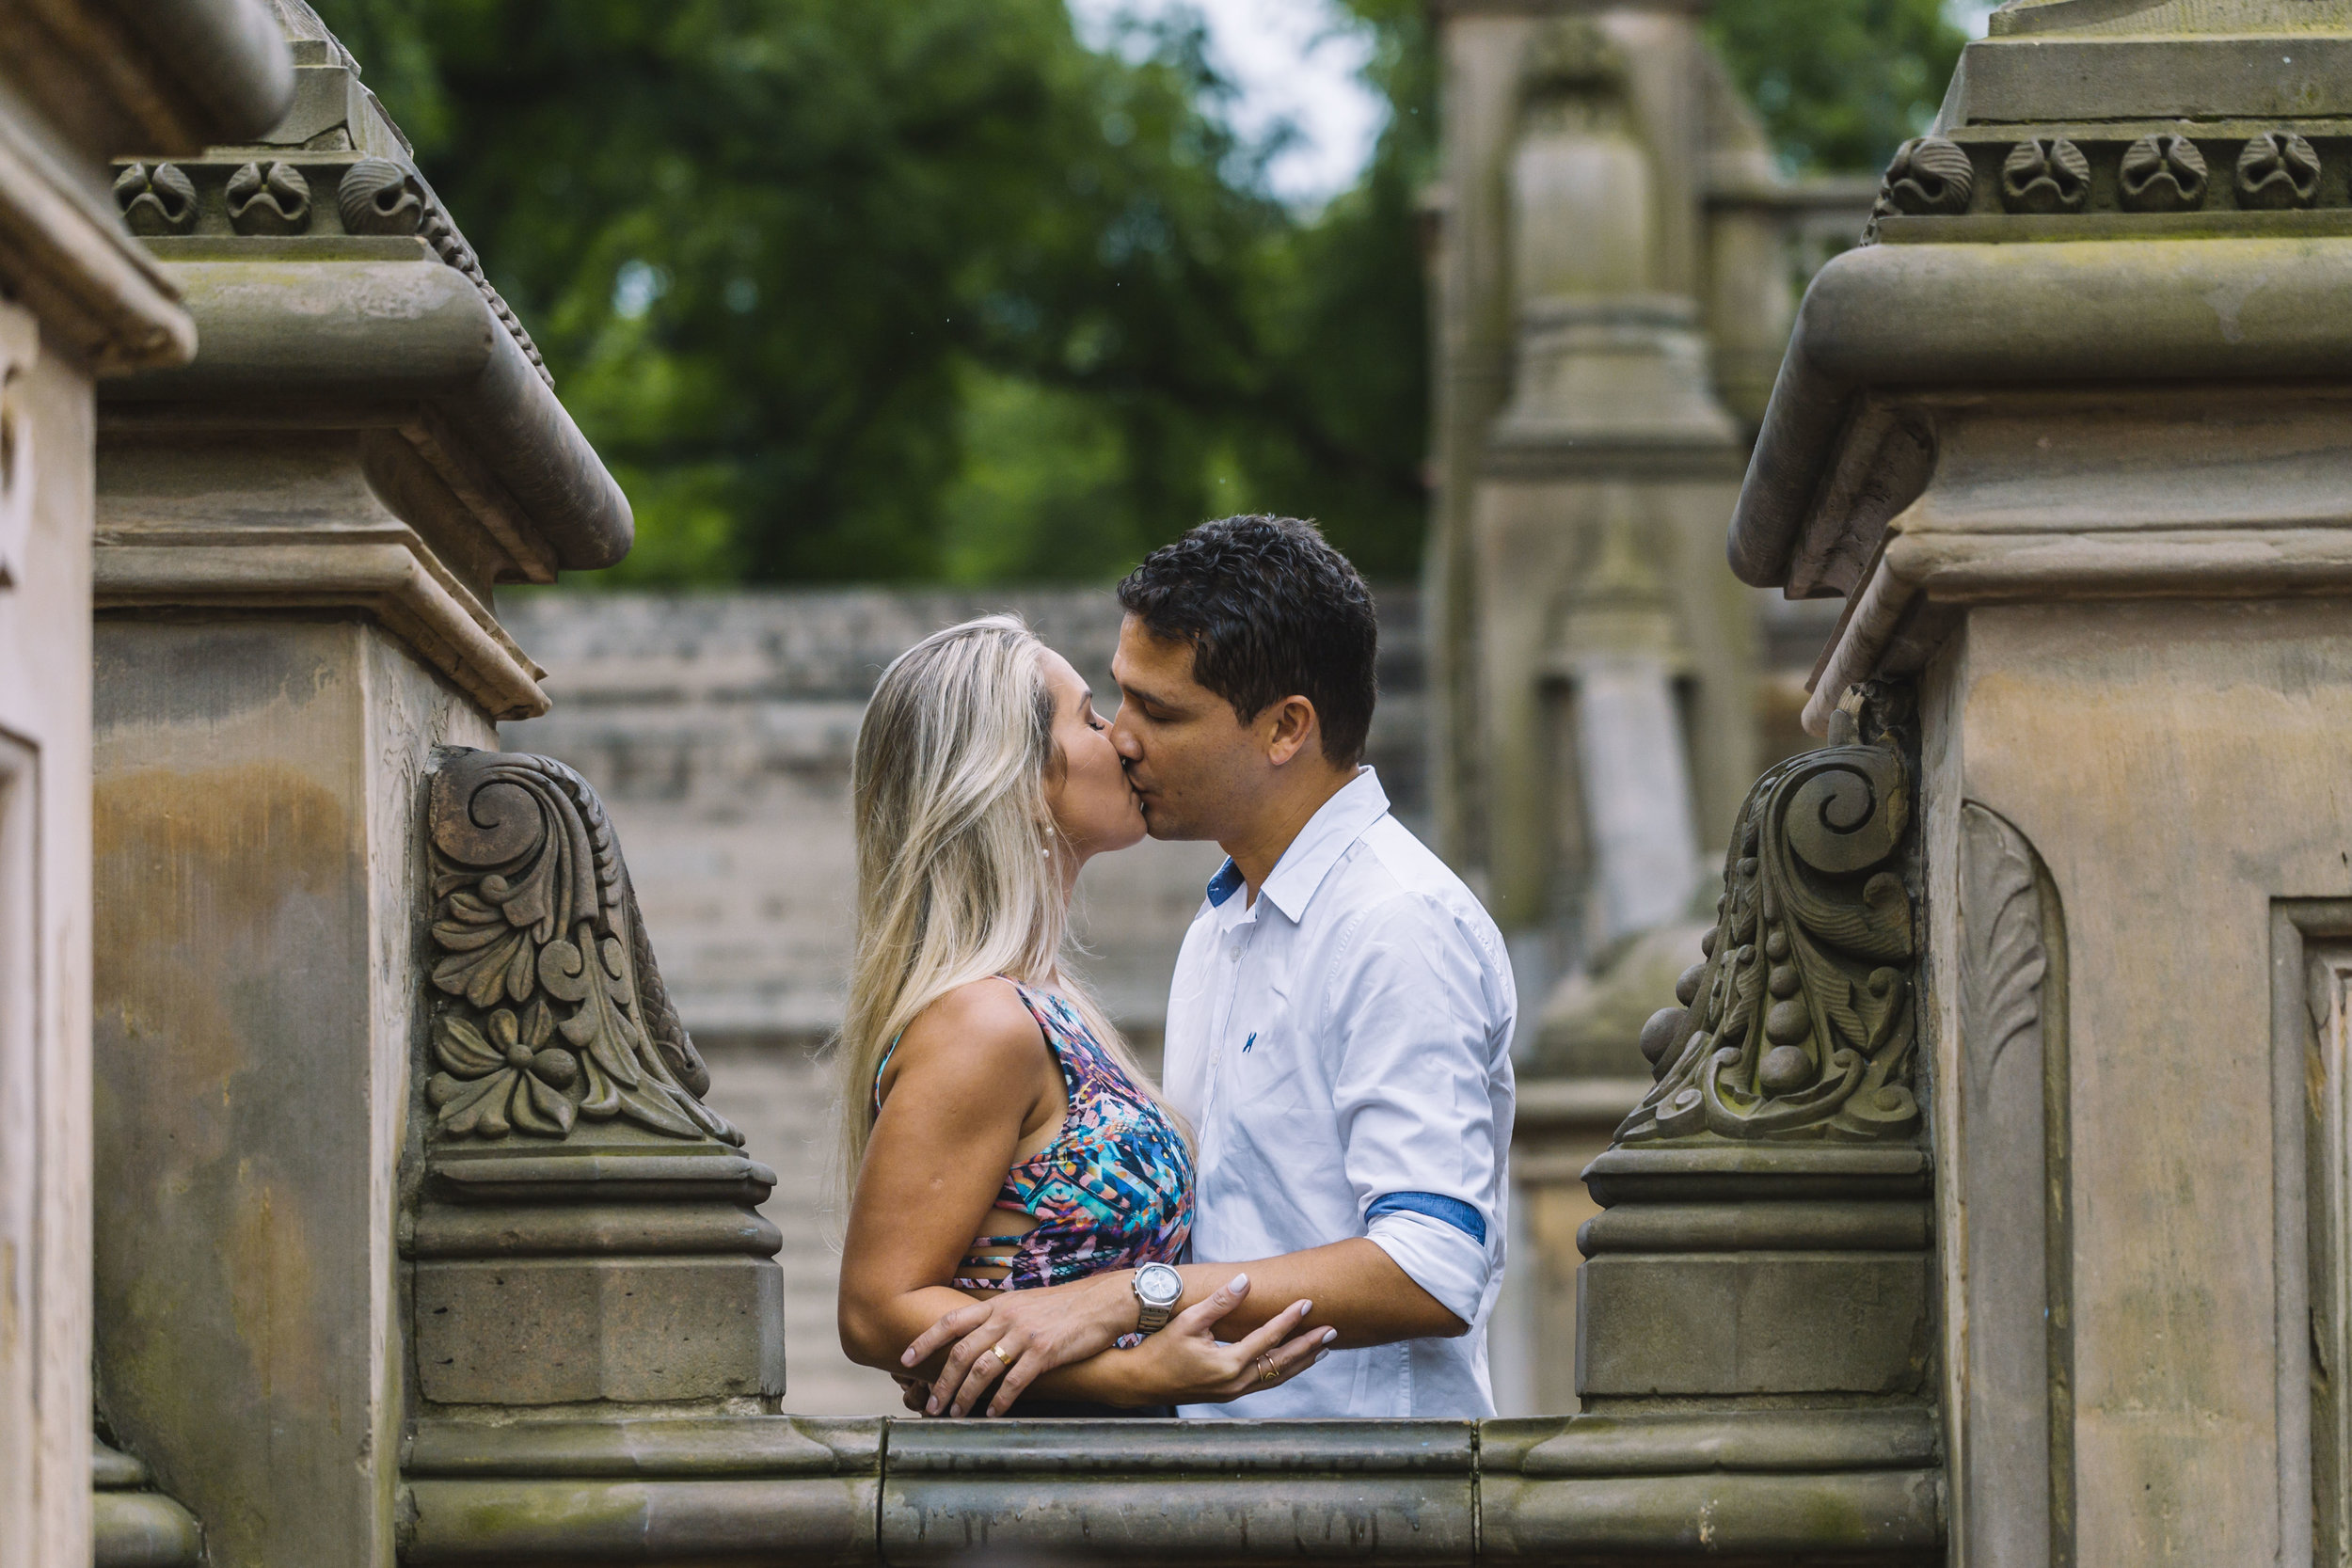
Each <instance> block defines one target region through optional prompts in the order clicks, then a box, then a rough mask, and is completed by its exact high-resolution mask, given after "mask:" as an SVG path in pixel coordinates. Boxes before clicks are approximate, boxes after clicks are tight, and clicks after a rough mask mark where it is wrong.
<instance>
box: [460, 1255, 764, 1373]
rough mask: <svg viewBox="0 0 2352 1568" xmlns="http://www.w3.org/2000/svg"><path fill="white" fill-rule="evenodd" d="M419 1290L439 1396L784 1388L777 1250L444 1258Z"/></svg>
mask: <svg viewBox="0 0 2352 1568" xmlns="http://www.w3.org/2000/svg"><path fill="white" fill-rule="evenodd" d="M415 1301H416V1324H417V1339H416V1345H417V1391H418V1393H419V1394H420V1395H421V1396H422V1397H423V1398H424V1399H426V1400H428V1401H431V1402H434V1403H436V1404H490V1405H540V1404H569V1403H575V1402H581V1401H588V1400H610V1401H614V1402H622V1403H642V1402H651V1401H657V1400H675V1399H751V1398H756V1397H759V1396H761V1395H766V1396H768V1397H770V1398H773V1397H776V1396H778V1395H781V1394H782V1393H783V1392H784V1376H785V1368H784V1337H783V1335H781V1334H779V1333H776V1332H774V1323H775V1321H776V1320H777V1319H778V1318H779V1317H780V1315H781V1314H782V1312H783V1310H784V1302H783V1281H782V1280H781V1278H780V1277H779V1276H778V1275H777V1272H776V1266H775V1265H774V1264H773V1263H771V1262H770V1261H768V1260H767V1259H765V1258H676V1259H671V1258H664V1259H660V1260H659V1261H655V1260H652V1259H645V1258H642V1257H612V1258H579V1257H572V1258H563V1257H558V1258H510V1259H495V1260H489V1259H485V1260H480V1261H464V1262H460V1261H453V1260H444V1261H437V1262H436V1263H434V1264H433V1265H432V1266H430V1267H420V1268H419V1269H418V1271H417V1282H416V1292H415Z"/></svg>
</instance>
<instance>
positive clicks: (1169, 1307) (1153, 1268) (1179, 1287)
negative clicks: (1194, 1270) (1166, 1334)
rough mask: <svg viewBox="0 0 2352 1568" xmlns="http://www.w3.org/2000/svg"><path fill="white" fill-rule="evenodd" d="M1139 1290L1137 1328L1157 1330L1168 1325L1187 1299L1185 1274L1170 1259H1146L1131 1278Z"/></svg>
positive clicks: (1149, 1332)
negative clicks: (1164, 1261)
mask: <svg viewBox="0 0 2352 1568" xmlns="http://www.w3.org/2000/svg"><path fill="white" fill-rule="evenodd" d="M1129 1284H1130V1288H1131V1289H1133V1290H1134V1291H1135V1292H1136V1333H1138V1334H1156V1333H1158V1332H1159V1331H1160V1330H1161V1329H1163V1328H1166V1327H1167V1326H1168V1319H1169V1318H1170V1317H1171V1316H1173V1315H1174V1313H1175V1311H1176V1304H1177V1303H1178V1302H1180V1301H1182V1300H1184V1275H1181V1274H1178V1273H1177V1272H1176V1271H1175V1270H1174V1269H1172V1268H1169V1267H1168V1265H1167V1264H1166V1263H1146V1264H1144V1265H1143V1267H1141V1268H1139V1269H1137V1270H1136V1277H1135V1278H1134V1279H1133V1280H1132V1281H1130V1282H1129Z"/></svg>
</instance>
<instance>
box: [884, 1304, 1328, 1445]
mask: <svg viewBox="0 0 2352 1568" xmlns="http://www.w3.org/2000/svg"><path fill="white" fill-rule="evenodd" d="M1055 1290H1056V1291H1067V1292H1073V1294H1075V1293H1076V1292H1078V1291H1080V1287H1079V1286H1076V1285H1068V1286H1058V1287H1056V1288H1055ZM1049 1293H1051V1292H1048V1291H1007V1292H1005V1295H1004V1296H1003V1297H1000V1298H998V1299H997V1300H996V1301H994V1302H992V1303H990V1304H988V1307H989V1309H988V1310H987V1311H985V1312H984V1313H983V1314H982V1316H981V1317H980V1320H979V1328H980V1329H981V1330H982V1332H978V1333H974V1332H972V1331H970V1330H966V1331H965V1338H964V1345H965V1346H968V1345H970V1344H972V1343H974V1342H976V1341H977V1342H978V1343H981V1344H982V1345H984V1346H985V1347H986V1348H984V1349H983V1350H982V1351H980V1352H979V1353H978V1354H975V1355H973V1356H972V1358H971V1359H970V1360H969V1361H961V1362H960V1361H959V1360H957V1359H953V1358H951V1360H950V1362H949V1365H948V1369H947V1370H946V1372H945V1373H943V1374H942V1376H941V1379H940V1382H939V1383H938V1384H935V1385H934V1386H933V1389H932V1393H931V1397H930V1400H929V1401H928V1402H926V1406H925V1410H926V1414H929V1415H934V1416H962V1415H966V1414H985V1415H989V1416H1002V1415H1004V1414H1005V1413H1006V1412H1007V1411H1009V1410H1010V1409H1011V1408H1012V1406H1013V1402H1015V1401H1017V1400H1018V1399H1020V1398H1021V1395H1022V1393H1023V1392H1024V1391H1025V1389H1027V1388H1028V1386H1029V1385H1030V1384H1032V1383H1034V1382H1036V1381H1037V1379H1039V1378H1041V1377H1042V1376H1044V1375H1045V1374H1046V1373H1047V1372H1050V1371H1052V1370H1055V1369H1056V1368H1058V1367H1065V1366H1070V1365H1072V1364H1073V1363H1076V1362H1084V1363H1085V1364H1086V1366H1087V1368H1088V1370H1089V1371H1092V1370H1097V1369H1099V1370H1102V1371H1104V1372H1105V1373H1109V1374H1111V1375H1112V1376H1114V1377H1115V1378H1116V1381H1117V1385H1118V1388H1119V1392H1120V1396H1121V1397H1120V1398H1119V1399H1118V1400H1117V1401H1115V1402H1118V1403H1123V1404H1175V1403H1184V1404H1221V1403H1223V1402H1226V1401H1227V1400H1232V1399H1238V1398H1240V1397H1241V1396H1242V1395H1244V1394H1247V1393H1251V1392H1254V1391H1255V1390H1257V1389H1260V1388H1271V1387H1273V1386H1276V1385H1277V1384H1280V1383H1284V1382H1287V1381H1289V1380H1290V1378H1292V1377H1293V1376H1295V1375H1296V1374H1297V1373H1298V1372H1300V1371H1302V1370H1305V1369H1306V1368H1307V1367H1308V1366H1309V1365H1310V1364H1311V1363H1312V1361H1313V1360H1314V1357H1315V1356H1316V1354H1318V1353H1320V1352H1321V1351H1322V1350H1323V1349H1324V1348H1325V1347H1326V1346H1327V1345H1328V1344H1329V1342H1330V1341H1331V1340H1332V1339H1333V1338H1337V1330H1334V1329H1328V1328H1327V1329H1324V1330H1322V1331H1321V1332H1320V1333H1300V1332H1299V1331H1300V1330H1301V1329H1303V1328H1305V1326H1306V1323H1307V1314H1308V1312H1309V1310H1310V1309H1311V1307H1312V1306H1313V1303H1311V1302H1305V1301H1302V1302H1297V1303H1295V1304H1294V1305H1293V1306H1292V1307H1290V1309H1289V1310H1287V1311H1284V1312H1279V1313H1277V1314H1276V1315H1275V1316H1274V1317H1273V1318H1272V1319H1270V1320H1269V1321H1268V1322H1267V1323H1265V1324H1264V1326H1263V1327H1261V1328H1260V1329H1258V1331H1257V1332H1256V1333H1254V1334H1251V1335H1249V1336H1248V1337H1247V1338H1242V1339H1240V1340H1238V1341H1236V1342H1234V1343H1232V1344H1230V1345H1227V1344H1219V1343H1218V1342H1217V1339H1216V1332H1215V1331H1216V1325H1217V1323H1219V1322H1221V1321H1222V1320H1223V1319H1224V1318H1225V1317H1226V1316H1227V1315H1229V1314H1230V1313H1232V1311H1233V1309H1234V1308H1235V1307H1239V1306H1240V1305H1241V1304H1242V1302H1243V1301H1244V1300H1246V1299H1247V1298H1248V1294H1249V1276H1248V1275H1246V1274H1243V1275H1234V1276H1233V1277H1232V1280H1231V1281H1229V1282H1228V1283H1226V1284H1224V1285H1222V1286H1219V1287H1218V1288H1217V1289H1216V1291H1211V1292H1210V1294H1209V1296H1208V1298H1207V1299H1206V1300H1204V1301H1202V1302H1200V1305H1198V1306H1196V1307H1187V1308H1186V1309H1185V1310H1184V1311H1183V1312H1180V1313H1178V1314H1177V1315H1176V1316H1175V1317H1174V1318H1173V1319H1171V1320H1170V1321H1169V1323H1168V1326H1167V1327H1166V1328H1163V1329H1161V1330H1160V1331H1159V1332H1158V1333H1157V1334H1154V1335H1152V1336H1151V1337H1150V1338H1147V1339H1145V1340H1144V1342H1143V1343H1142V1344H1141V1345H1139V1346H1137V1347H1136V1348H1135V1349H1134V1350H1127V1351H1103V1352H1099V1353H1098V1351H1097V1350H1095V1349H1093V1348H1089V1349H1088V1350H1086V1351H1085V1352H1083V1353H1082V1354H1075V1355H1073V1354H1070V1352H1071V1341H1072V1339H1073V1338H1077V1339H1078V1340H1079V1341H1080V1342H1083V1340H1084V1338H1088V1337H1089V1336H1088V1335H1087V1331H1086V1329H1085V1328H1084V1327H1083V1326H1080V1325H1083V1324H1085V1323H1086V1322H1087V1319H1086V1314H1085V1313H1084V1312H1083V1311H1073V1312H1072V1313H1071V1315H1070V1316H1069V1317H1067V1318H1064V1317H1063V1316H1062V1315H1061V1314H1060V1313H1056V1314H1053V1315H1052V1316H1051V1317H1049V1318H1047V1319H1046V1320H1045V1321H1043V1322H1042V1323H1036V1324H1035V1325H1034V1326H1033V1325H1032V1323H1030V1322H1028V1321H1025V1316H1024V1315H1009V1316H1003V1317H1002V1318H1001V1321H1000V1309H1001V1308H1003V1307H1007V1306H1009V1305H1011V1302H1010V1300H1009V1298H1012V1297H1021V1296H1027V1297H1030V1298H1032V1300H1033V1301H1034V1298H1037V1297H1041V1296H1044V1295H1047V1294H1049ZM1064 1300H1065V1301H1071V1303H1072V1306H1073V1307H1075V1305H1076V1304H1075V1302H1074V1301H1072V1298H1071V1297H1069V1296H1065V1297H1064ZM949 1316H950V1317H951V1318H959V1319H961V1318H963V1317H964V1316H965V1314H964V1313H962V1312H957V1313H952V1314H950V1315H949ZM946 1322H947V1320H946V1319H943V1320H942V1323H943V1324H945V1323H946ZM1073 1327H1074V1328H1077V1330H1078V1332H1077V1334H1076V1335H1074V1336H1073V1335H1072V1334H1070V1333H1069V1332H1068V1331H1069V1330H1070V1329H1072V1328H1073ZM1000 1329H1001V1331H1002V1337H1000V1338H991V1336H993V1335H996V1334H997V1333H998V1331H999V1330H1000ZM949 1332H953V1330H949ZM1285 1335H1292V1336H1295V1338H1291V1339H1290V1340H1289V1341H1288V1342H1287V1343H1285V1342H1284V1340H1283V1336H1285ZM1101 1343H1102V1344H1103V1345H1105V1346H1106V1345H1107V1344H1108V1343H1109V1340H1108V1338H1104V1339H1103V1340H1102V1341H1101ZM921 1344H922V1341H919V1340H918V1341H917V1342H916V1346H915V1347H912V1348H911V1349H910V1351H909V1354H914V1349H919V1348H921ZM958 1354H959V1356H960V1355H961V1354H962V1347H959V1353H958ZM1097 1354H1100V1356H1101V1358H1100V1359H1099V1360H1097V1359H1091V1358H1092V1357H1094V1356H1096V1355H1097ZM950 1378H952V1379H953V1381H952V1382H950V1381H949V1379H950ZM943 1386H944V1387H946V1388H948V1389H949V1390H951V1393H952V1398H947V1399H945V1400H943V1398H942V1396H941V1394H940V1392H939V1390H940V1388H941V1387H943ZM992 1386H993V1387H994V1389H995V1393H994V1396H993V1398H992V1397H990V1393H989V1390H990V1388H991V1387H992ZM1057 1397H1060V1396H1059V1395H1058V1394H1057ZM983 1400H986V1401H987V1408H986V1410H985V1411H981V1410H980V1403H981V1401H983Z"/></svg>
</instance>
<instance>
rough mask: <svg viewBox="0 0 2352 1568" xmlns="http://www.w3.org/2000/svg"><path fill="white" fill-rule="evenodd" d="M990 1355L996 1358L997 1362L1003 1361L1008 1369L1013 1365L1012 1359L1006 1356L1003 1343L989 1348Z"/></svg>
mask: <svg viewBox="0 0 2352 1568" xmlns="http://www.w3.org/2000/svg"><path fill="white" fill-rule="evenodd" d="M988 1354H991V1355H993V1356H994V1357H995V1358H996V1359H997V1360H999V1361H1002V1362H1003V1363H1004V1364H1005V1365H1006V1366H1008V1367H1009V1366H1011V1365H1012V1357H1011V1356H1009V1355H1007V1354H1005V1347H1004V1346H1003V1344H1001V1343H998V1344H993V1345H991V1346H989V1347H988Z"/></svg>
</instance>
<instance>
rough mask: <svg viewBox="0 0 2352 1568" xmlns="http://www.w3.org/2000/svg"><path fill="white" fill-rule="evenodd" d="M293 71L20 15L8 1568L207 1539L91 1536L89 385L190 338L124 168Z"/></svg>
mask: <svg viewBox="0 0 2352 1568" xmlns="http://www.w3.org/2000/svg"><path fill="white" fill-rule="evenodd" d="M288 74H289V71H288V61H287V57H286V50H285V47H284V45H283V44H282V43H281V42H279V40H278V37H277V32H276V29H275V27H274V26H272V25H271V23H270V19H269V16H268V13H267V12H266V10H265V9H264V8H262V6H260V5H258V4H255V3H253V0H192V3H181V0H156V3H155V4H152V5H142V6H132V7H116V6H113V5H110V4H104V3H102V0H54V3H49V4H42V5H23V4H11V5H5V6H0V1558H5V1560H7V1561H8V1563H9V1564H10V1565H11V1568H18V1565H22V1568H83V1565H84V1564H87V1563H88V1562H90V1561H91V1560H93V1551H95V1552H96V1553H97V1554H98V1557H99V1560H107V1558H108V1555H109V1554H112V1556H113V1557H115V1558H120V1557H122V1556H123V1555H124V1554H125V1553H127V1552H130V1551H132V1550H133V1548H134V1547H135V1546H137V1547H139V1549H140V1550H142V1551H143V1552H145V1554H146V1555H147V1556H148V1557H149V1558H150V1559H151V1560H156V1561H165V1560H175V1559H174V1558H173V1557H172V1556H171V1549H172V1545H173V1543H174V1542H177V1543H179V1544H181V1545H183V1546H186V1547H188V1548H189V1549H191V1550H192V1549H193V1539H192V1536H193V1527H192V1526H191V1525H189V1523H188V1521H187V1518H186V1515H185V1513H184V1512H181V1511H178V1510H177V1509H176V1507H175V1505H173V1504H172V1503H170V1502H169V1501H168V1499H166V1498H163V1497H155V1496H153V1495H151V1494H144V1493H140V1494H131V1493H124V1494H120V1495H119V1496H118V1495H113V1494H109V1495H108V1496H107V1497H105V1498H102V1499H101V1500H100V1502H99V1504H98V1505H97V1509H96V1514H97V1517H96V1519H95V1522H93V1516H92V1514H93V1510H92V1502H91V1497H90V1470H89V1465H90V1459H89V1442H90V1436H89V1410H90V1384H89V1356H90V1347H91V1339H92V1323H91V1304H90V1290H89V1277H90V1241H89V1233H90V1224H91V1196H90V1182H89V1170H90V1162H91V1146H90V1108H89V1101H90V1085H91V1069H90V1033H89V984H90V962H91V952H90V942H91V935H90V927H91V911H90V880H89V856H90V799H89V788H88V779H89V767H90V660H89V604H90V572H89V555H90V538H91V531H92V522H93V516H92V513H93V502H92V487H91V478H90V464H91V449H92V441H93V419H92V378H93V377H94V376H98V375H105V374H112V373H117V372H122V371H124V370H128V369H132V368H135V367H141V366H149V367H151V366H159V365H166V364H171V363H174V362H177V361H179V360H182V359H184V358H186V357H187V356H188V354H189V353H190V352H191V350H192V349H193V347H194V343H195V333H194V328H193V325H192V324H191V323H190V321H189V319H188V316H187V312H186V311H185V310H184V309H182V308H181V307H180V305H179V303H178V302H177V300H176V299H175V298H174V297H173V295H172V292H171V289H170V286H169V285H168V284H167V283H166V282H165V281H164V279H163V278H162V277H161V276H160V275H159V274H158V272H157V270H156V268H155V267H154V266H153V264H152V263H151V262H150V261H148V259H147V258H146V256H145V255H144V254H143V253H141V251H140V250H139V248H138V246H137V245H135V243H134V242H133V241H132V239H131V237H130V235H129V234H128V233H127V232H126V231H125V230H124V229H123V228H122V226H121V223H120V221H119V218H118V217H117V216H116V214H115V210H114V207H113V204H112V203H111V202H110V201H109V199H108V198H107V194H106V179H107V176H106V174H105V172H104V161H105V160H106V159H107V158H108V157H111V156H113V155H115V154H117V153H120V152H124V151H129V150H134V149H136V150H141V151H143V152H154V151H167V152H168V151H177V150H187V149H189V148H191V147H193V146H195V145H198V144H199V143H200V142H201V141H202V140H204V139H205V138H207V137H209V136H213V135H233V134H237V133H241V132H246V131H249V130H250V129H252V128H253V127H254V126H256V125H258V124H261V123H264V122H266V120H267V119H269V118H270V116H271V115H273V114H275V113H276V112H277V110H278V108H279V107H280V106H282V103H283V100H284V96H285V90H286V87H287V80H286V79H287V76H288ZM93 1532H95V1534H93ZM94 1542H95V1544H93V1543H94ZM141 1543H144V1545H140V1544H141Z"/></svg>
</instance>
